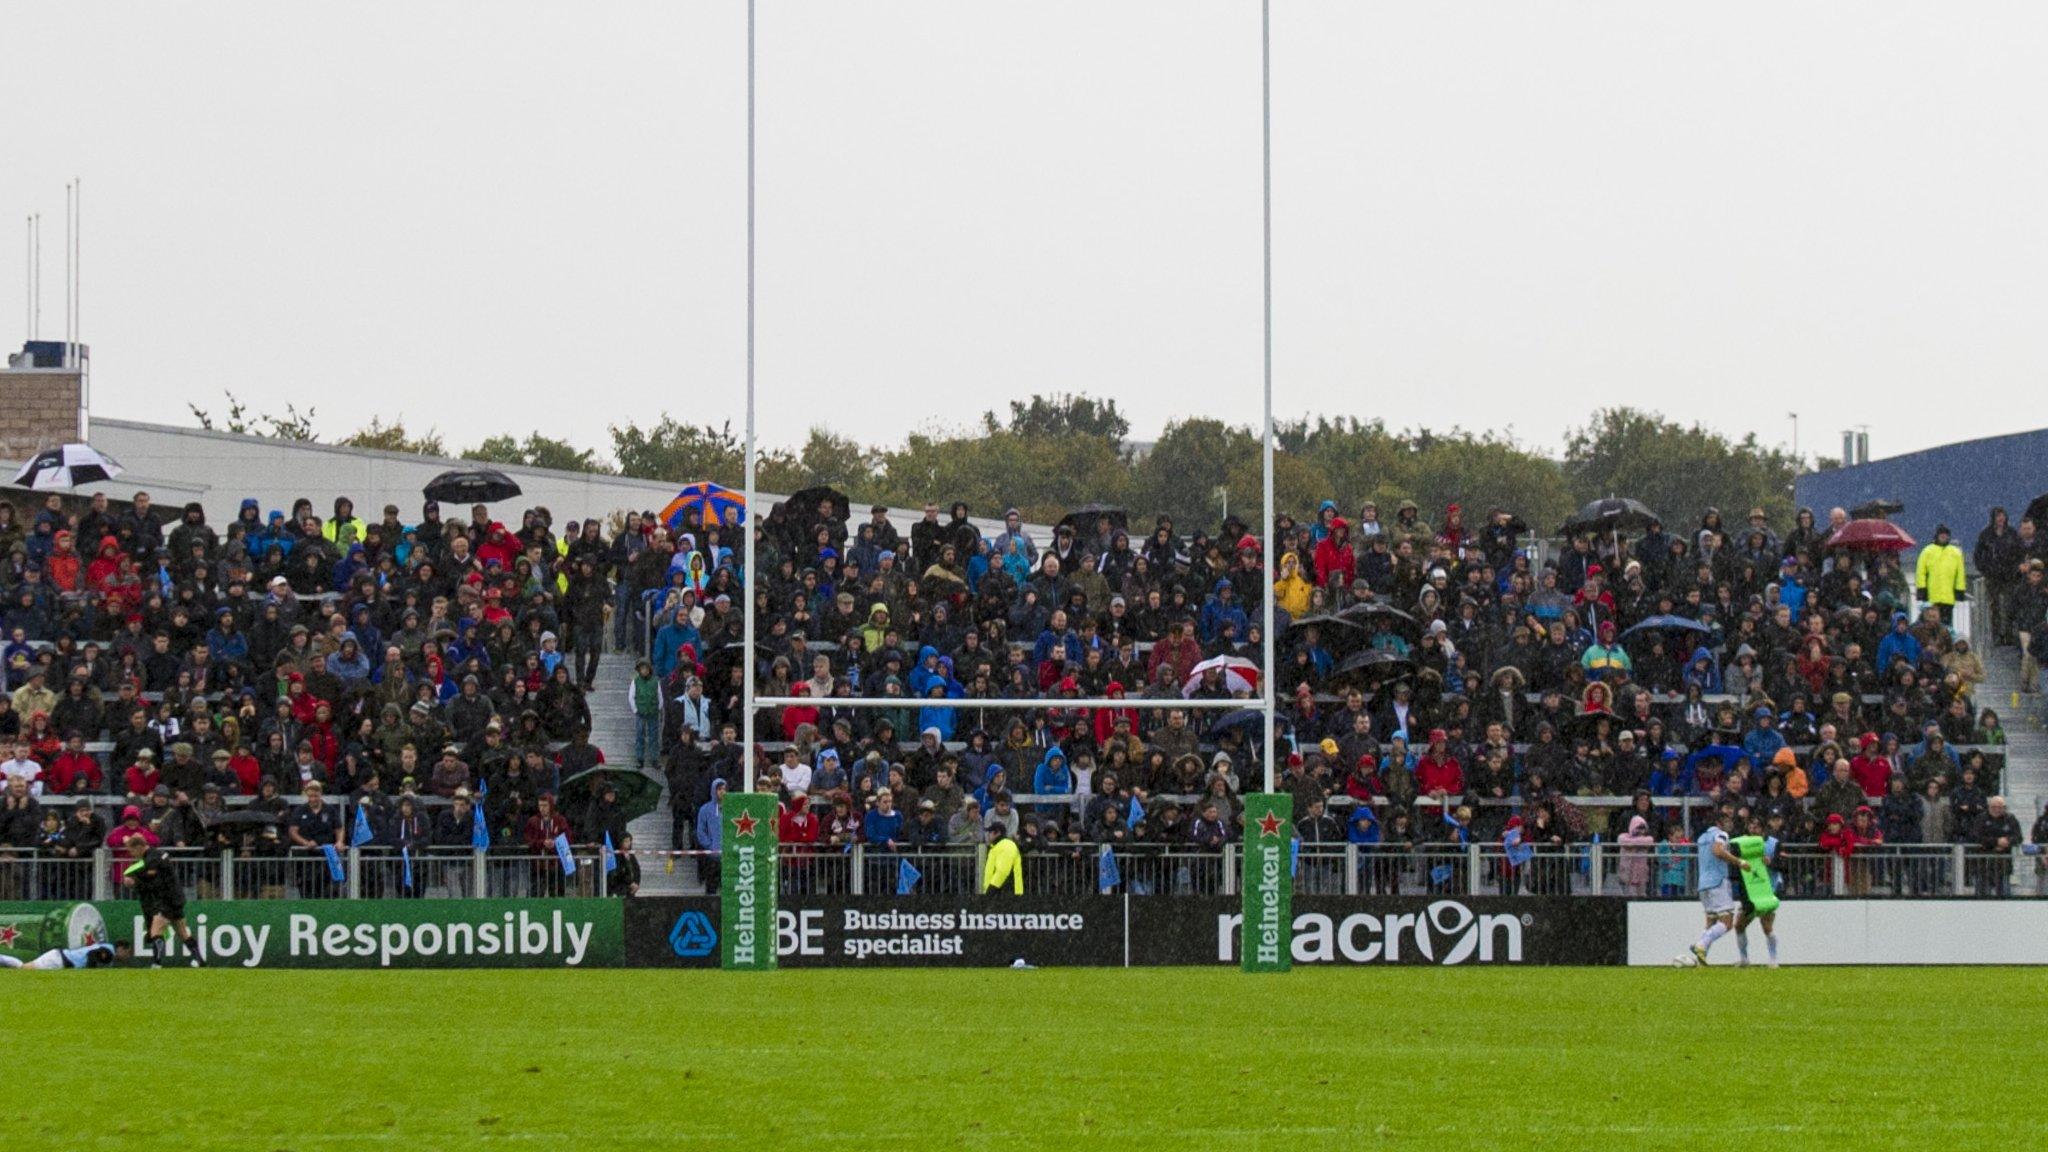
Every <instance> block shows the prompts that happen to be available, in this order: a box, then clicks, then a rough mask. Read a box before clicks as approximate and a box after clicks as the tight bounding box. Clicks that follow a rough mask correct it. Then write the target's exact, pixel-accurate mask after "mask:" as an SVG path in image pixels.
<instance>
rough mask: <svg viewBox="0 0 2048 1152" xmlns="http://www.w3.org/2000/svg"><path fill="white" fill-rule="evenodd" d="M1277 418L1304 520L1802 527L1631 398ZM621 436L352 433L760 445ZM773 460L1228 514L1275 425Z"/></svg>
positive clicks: (1753, 474)
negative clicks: (1374, 509)
mask: <svg viewBox="0 0 2048 1152" xmlns="http://www.w3.org/2000/svg"><path fill="white" fill-rule="evenodd" d="M228 399H229V408H228V412H229V419H228V420H227V422H226V425H227V430H229V431H236V432H245V433H248V434H252V435H269V436H277V437H279V438H283V439H295V440H317V439H318V438H319V437H318V434H317V432H316V431H315V429H314V426H313V415H314V414H313V412H312V411H311V410H310V409H308V410H307V411H305V412H303V413H301V412H298V411H297V410H294V409H287V412H286V415H285V416H283V417H273V416H270V415H267V414H263V413H252V412H250V411H248V409H247V407H246V405H243V404H242V403H241V402H240V401H238V400H236V399H235V398H234V397H233V396H232V395H230V396H229V398H228ZM192 411H193V414H194V415H195V416H196V417H197V418H198V419H199V421H200V423H201V424H202V425H203V426H205V427H208V428H211V427H213V426H214V423H213V420H212V418H211V417H210V415H209V414H208V413H207V412H206V411H204V410H202V409H200V408H198V407H196V406H194V407H193V409H192ZM1275 433H1276V435H1275V445H1276V447H1277V451H1276V453H1275V455H1274V465H1273V466H1274V499H1275V501H1276V503H1277V506H1278V507H1279V508H1281V509H1283V510H1286V511H1290V512H1293V513H1294V514H1295V515H1297V516H1309V515H1312V514H1313V513H1314V511H1315V509H1316V508H1317V506H1318V505H1319V504H1320V503H1321V502H1322V501H1323V500H1325V499H1330V500H1335V501H1336V502H1337V506H1338V508H1339V510H1340V511H1341V512H1342V513H1343V514H1344V515H1345V516H1347V517H1348V516H1355V515H1356V514H1357V512H1358V510H1359V508H1360V507H1361V505H1362V504H1363V503H1364V502H1365V501H1366V500H1373V501H1376V502H1377V503H1378V505H1379V508H1380V511H1381V515H1382V516H1383V517H1385V518H1388V519H1391V518H1392V517H1393V514H1394V509H1395V508H1396V507H1397V506H1398V505H1399V503H1400V502H1401V501H1403V500H1413V501H1415V502H1416V504H1417V505H1419V506H1420V507H1421V509H1422V511H1423V516H1424V519H1426V520H1428V521H1429V522H1430V523H1433V524H1434V523H1437V522H1438V521H1439V520H1440V519H1441V516H1442V513H1443V510H1444V508H1445V506H1446V505H1449V504H1452V503H1457V504H1460V505H1462V506H1463V507H1464V508H1465V509H1466V518H1467V523H1468V524H1474V525H1476V524H1477V522H1478V519H1479V518H1480V517H1482V516H1484V515H1485V514H1486V512H1487V511H1488V510H1489V509H1491V508H1494V507H1501V508H1505V509H1507V510H1509V511H1511V512H1513V513H1515V514H1516V515H1518V516H1520V517H1522V518H1523V519H1524V520H1525V521H1526V522H1527V523H1528V524H1529V525H1530V526H1531V527H1532V528H1534V529H1535V530H1536V531H1538V532H1541V533H1548V532H1550V531H1552V530H1554V529H1555V528H1556V527H1557V525H1558V524H1560V523H1561V522H1562V521H1563V520H1564V519H1565V518H1566V517H1568V516H1569V515H1570V514H1571V512H1572V510H1573V509H1574V508H1576V507H1578V506H1579V505H1580V504H1583V503H1584V502H1586V501H1588V500H1593V499H1596V498H1598V497H1601V496H1609V495H1613V496H1632V497H1634V498H1636V499H1638V500H1641V501H1643V502H1644V503H1645V504H1648V505H1649V506H1650V507H1651V508H1653V509H1656V510H1657V511H1659V512H1661V513H1662V514H1663V515H1664V516H1665V517H1667V519H1668V521H1669V524H1670V526H1671V527H1673V528H1678V527H1681V526H1684V525H1689V524H1692V523H1694V522H1696V520H1697V517H1698V515H1699V514H1700V512H1701V511H1703V510H1704V509H1705V508H1707V507H1709V506H1712V507H1717V508H1720V509H1721V510H1722V512H1723V513H1724V514H1726V516H1727V517H1728V519H1729V520H1730V521H1732V522H1739V521H1740V520H1741V518H1742V517H1743V515H1745V514H1746V513H1747V512H1748V510H1749V509H1750V508H1752V507H1757V506H1761V507H1762V508H1763V509H1764V510H1765V511H1766V512H1767V513H1768V514H1769V515H1770V516H1771V518H1772V520H1773V521H1774V522H1778V523H1784V522H1786V521H1788V520H1789V519H1790V515H1791V512H1792V481H1793V478H1794V477H1795V476H1796V475H1797V474H1798V472H1799V470H1800V468H1801V467H1802V464H1801V462H1800V461H1798V460H1797V459H1795V458H1794V457H1793V456H1792V455H1791V454H1790V453H1788V452H1784V451H1782V450H1780V449H1777V448H1774V447H1766V446H1764V445H1762V444H1759V443H1758V442H1757V438H1756V435H1755V433H1750V434H1748V435H1745V436H1744V437H1742V438H1741V439H1739V440H1732V439H1730V438H1728V437H1727V436H1725V435H1723V434H1721V433H1719V432H1715V431H1712V430H1710V429H1707V428H1704V427H1701V426H1700V425H1697V424H1694V425H1681V424H1679V423H1677V422H1675V421H1671V420H1668V419H1666V418H1664V417H1663V416H1662V415H1660V414H1658V413H1655V412H1649V411H1644V410H1641V409H1637V408H1631V407H1615V408H1602V409H1599V410H1596V411H1594V412H1593V413H1592V414H1591V415H1590V416H1589V417H1588V419H1587V422H1586V423H1585V424H1584V425H1582V426H1580V427H1577V428H1574V429H1572V430H1571V431H1570V432H1569V433H1568V434H1567V436H1566V437H1565V442H1564V445H1563V452H1562V454H1561V455H1550V454H1547V453H1545V452H1543V451H1541V450H1539V449H1537V448H1535V447H1533V446H1531V445H1527V444H1524V443H1521V442H1520V441H1518V440H1516V439H1514V438H1513V437H1512V436H1509V435H1503V434H1500V433H1493V432H1470V431H1466V430H1464V429H1461V428H1456V427H1453V428H1451V429H1450V430H1448V431H1436V430H1432V429H1428V428H1421V427H1417V428H1410V429H1395V428H1390V427H1388V426H1387V425H1386V423H1385V422H1384V421H1381V420H1360V419H1357V418H1355V417H1329V416H1313V417H1302V418H1300V419H1296V420H1289V421H1283V422H1281V423H1279V424H1278V426H1277V427H1276V429H1275ZM609 434H610V440H611V443H610V444H609V445H608V449H609V451H608V453H607V454H606V455H600V454H599V453H598V451H597V450H596V449H593V448H587V447H577V446H576V445H574V444H571V443H569V442H567V441H565V440H560V439H557V438H554V437H551V436H547V435H544V434H542V433H539V432H531V433H528V434H527V435H525V436H524V437H516V436H511V435H498V436H492V437H489V438H486V439H485V440H483V441H482V442H481V443H478V444H476V445H474V446H472V447H470V448H467V449H452V450H451V448H450V446H449V445H448V444H447V443H446V441H445V440H444V438H443V437H442V436H441V434H440V433H439V432H438V431H436V430H434V429H431V428H430V429H428V430H427V431H426V432H424V433H414V432H412V431H410V430H408V429H407V427H406V425H405V422H404V419H403V417H398V418H395V419H392V420H390V421H385V420H383V419H381V418H379V419H373V420H371V421H370V423H369V424H368V425H366V426H364V427H362V428H359V429H357V430H355V431H354V432H352V433H350V434H348V435H347V436H344V437H341V438H340V439H339V440H338V441H336V442H337V443H339V444H343V445H349V446H354V447H361V448H377V449H384V450H388V451H395V452H408V453H415V454H423V455H434V456H454V457H460V458H462V459H468V460H476V461H480V462H485V463H496V464H522V465H531V466H534V467H541V468H558V469H564V470H568V471H577V472H599V473H607V474H616V475H623V476H633V477H639V478H645V479H656V480H672V481H676V482H677V483H682V482H686V481H690V480H711V481H714V482H716V483H720V484H725V485H729V486H733V487H737V486H738V485H739V484H740V482H741V473H742V470H743V468H744V466H745V461H744V451H745V448H744V444H743V442H742V440H741V438H740V437H739V436H738V435H737V434H735V433H734V431H733V429H732V426H731V425H730V424H729V423H726V424H716V425H713V424H695V423H689V422H686V421H682V420H678V419H676V418H675V417H673V416H670V415H668V414H667V413H663V414H662V415H661V417H660V418H659V419H658V420H655V421H653V422H651V423H648V424H645V425H642V424H640V423H637V422H628V423H625V424H615V425H612V426H611V427H610V429H609ZM757 468H758V484H759V486H760V487H761V488H762V489H763V490H765V491H769V492H793V491H796V490H798V489H801V488H807V487H811V486H813V485H818V484H829V485H831V486H833V487H836V488H839V489H840V490H842V491H844V492H846V493H847V494H848V495H850V496H851V497H852V498H853V499H854V501H855V503H856V504H857V505H865V504H869V503H883V504H888V505H890V506H892V507H917V506H921V505H922V504H923V503H924V501H926V500H937V501H939V502H941V503H950V502H952V501H954V500H964V501H966V502H967V503H968V505H969V506H970V507H972V508H973V509H974V510H975V512H976V514H981V515H991V516H993V515H998V514H1000V513H1001V511H1002V510H1003V509H1004V508H1006V507H1010V506H1015V507H1016V508H1018V509H1019V510H1020V511H1021V512H1022V513H1023V514H1024V516H1025V518H1026V519H1028V520H1032V521H1035V522H1038V523H1048V522H1051V521H1053V520H1057V519H1059V518H1060V517H1061V516H1062V515H1064V514H1065V513H1066V511H1067V510H1068V509H1070V508H1073V507H1075V506H1077V505H1080V504H1084V503H1089V502H1102V503H1109V504H1118V505H1122V506H1124V507H1125V508H1128V509H1130V511H1131V513H1132V517H1133V523H1134V524H1141V523H1144V524H1148V523H1149V520H1150V517H1152V516H1154V515H1157V514H1161V513H1163V514H1166V515H1170V516H1172V517H1173V518H1174V520H1175V522H1176V523H1177V524H1180V525H1182V526H1184V527H1189V526H1194V525H1210V526H1213V525H1215V524H1217V523H1220V522H1221V520H1222V518H1223V516H1224V513H1225V509H1226V508H1227V509H1228V510H1229V511H1230V512H1231V513H1234V514H1236V515H1238V516H1239V517H1240V518H1242V519H1243V520H1245V521H1246V522H1251V521H1254V520H1256V518H1257V516H1258V514H1259V496H1260V490H1261V463H1260V458H1259V436H1258V431H1257V429H1255V428H1252V427H1250V426H1246V425H1237V424H1230V423H1226V422H1224V421H1221V420H1214V419H1210V418H1207V417H1189V418H1186V419H1182V420H1176V421H1173V422H1171V423H1169V424H1168V425H1167V426H1166V427H1165V429H1164V430H1163V431H1162V432H1161V433H1160V436H1159V439H1157V440H1156V441H1152V442H1150V443H1138V442H1134V441H1132V440H1131V439H1130V422H1129V421H1128V420H1127V419H1125V417H1124V415H1123V414H1122V413H1121V412H1120V411H1119V410H1118V408H1117V404H1116V401H1115V400H1114V399H1106V400H1098V399H1095V398H1092V397H1088V396H1072V395H1035V396H1032V397H1031V398H1029V399H1028V400H1022V401H1012V402H1010V404H1009V405H1008V411H1007V412H1001V413H999V412H995V411H989V412H984V413H983V414H982V416H981V418H980V419H979V420H978V421H976V422H975V423H974V424H973V425H972V426H970V427H967V428H962V429H958V430H954V431H948V432H929V431H921V432H912V433H909V434H908V435H906V436H905V437H904V438H903V440H902V441H901V442H900V443H897V444H894V445H868V444H862V443H859V442H858V441H855V440H852V439H850V438H848V437H845V436H840V435H838V434H836V433H833V432H831V431H830V430H828V429H826V428H824V427H823V426H816V427H813V428H811V429H810V431H809V432H808V434H807V435H806V436H805V438H804V441H803V443H802V444H800V445H796V446H793V447H791V446H780V447H776V448H772V449H764V450H762V452H761V455H760V457H759V459H758V463H757Z"/></svg>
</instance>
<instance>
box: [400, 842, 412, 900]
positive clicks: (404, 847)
mask: <svg viewBox="0 0 2048 1152" xmlns="http://www.w3.org/2000/svg"><path fill="white" fill-rule="evenodd" d="M398 858H399V859H400V860H402V861H404V863H405V890H406V891H408V892H410V891H412V845H410V844H400V845H399V846H398Z"/></svg>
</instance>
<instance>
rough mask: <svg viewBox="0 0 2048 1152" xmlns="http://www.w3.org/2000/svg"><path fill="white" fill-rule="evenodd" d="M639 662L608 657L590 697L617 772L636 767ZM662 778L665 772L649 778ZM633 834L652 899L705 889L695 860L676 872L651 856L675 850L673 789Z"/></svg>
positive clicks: (596, 732) (594, 726)
mask: <svg viewBox="0 0 2048 1152" xmlns="http://www.w3.org/2000/svg"><path fill="white" fill-rule="evenodd" d="M633 660H634V657H633V655H632V654H631V653H630V652H607V653H605V656H604V659H602V660H600V661H598V665H597V688H596V689H595V690H594V691H592V692H591V694H590V735H591V740H592V742H593V743H595V744H596V745H597V746H598V747H599V748H602V749H603V750H604V759H605V763H607V764H610V765H613V766H615V767H622V768H631V767H632V766H633V707H632V704H631V694H630V691H629V689H631V687H632V684H633ZM647 774H648V775H650V776H653V777H655V778H656V779H658V780H659V779H662V777H661V773H659V772H649V773H647ZM626 830H627V831H629V832H631V833H632V834H633V848H634V850H635V851H636V852H639V853H641V854H642V855H641V858H640V892H641V894H642V895H647V896H676V895H682V894H684V893H689V892H696V891H698V890H699V885H698V883H697V866H696V863H695V862H694V861H690V860H679V861H677V862H676V867H675V871H673V872H671V871H669V870H668V869H667V868H666V867H665V865H666V863H667V858H666V857H662V858H655V857H652V856H648V855H646V853H651V852H667V851H668V850H669V849H671V848H673V847H675V839H674V829H673V828H672V827H671V826H670V822H669V808H668V785H667V782H666V781H665V780H663V782H662V793H661V803H660V805H658V806H657V807H656V808H655V809H654V811H652V812H650V813H648V814H647V815H645V816H642V817H640V818H639V819H637V820H635V821H633V822H632V823H631V824H629V825H627V827H626Z"/></svg>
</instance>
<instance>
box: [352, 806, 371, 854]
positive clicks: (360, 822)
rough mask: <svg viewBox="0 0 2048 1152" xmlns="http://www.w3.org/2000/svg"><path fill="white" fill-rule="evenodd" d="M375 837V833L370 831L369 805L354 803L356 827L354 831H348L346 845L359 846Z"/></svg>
mask: <svg viewBox="0 0 2048 1152" xmlns="http://www.w3.org/2000/svg"><path fill="white" fill-rule="evenodd" d="M376 838H377V834H376V833H375V832H372V831H370V806H369V805H368V804H358V805H356V827H355V831H353V832H351V833H349V837H348V846H349V847H351V848H361V847H362V846H363V845H365V844H368V843H369V842H370V841H372V840H375V839H376Z"/></svg>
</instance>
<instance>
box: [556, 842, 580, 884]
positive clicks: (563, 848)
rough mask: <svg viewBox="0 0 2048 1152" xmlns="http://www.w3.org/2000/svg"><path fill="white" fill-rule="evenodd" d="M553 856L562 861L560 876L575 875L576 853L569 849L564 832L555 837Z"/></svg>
mask: <svg viewBox="0 0 2048 1152" xmlns="http://www.w3.org/2000/svg"><path fill="white" fill-rule="evenodd" d="M555 855H556V856H559V857H561V859H562V875H564V876H574V875H575V874H576V853H575V852H574V851H573V850H572V849H571V848H570V847H569V835H568V833H566V832H565V833H563V834H561V835H559V836H557V837H555Z"/></svg>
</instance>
